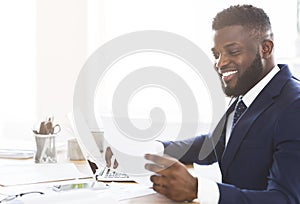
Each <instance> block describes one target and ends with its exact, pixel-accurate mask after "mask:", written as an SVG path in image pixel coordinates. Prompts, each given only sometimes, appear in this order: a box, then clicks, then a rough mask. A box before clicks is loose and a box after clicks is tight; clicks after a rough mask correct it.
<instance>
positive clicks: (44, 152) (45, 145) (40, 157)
mask: <svg viewBox="0 0 300 204" xmlns="http://www.w3.org/2000/svg"><path fill="white" fill-rule="evenodd" d="M34 137H35V141H36V153H35V158H34V161H35V163H56V162H57V158H56V148H55V138H56V134H49V135H42V134H35V135H34Z"/></svg>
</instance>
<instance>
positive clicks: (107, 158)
mask: <svg viewBox="0 0 300 204" xmlns="http://www.w3.org/2000/svg"><path fill="white" fill-rule="evenodd" d="M113 155H114V154H113V152H112V151H111V148H110V147H107V148H106V150H105V161H106V166H107V167H111V159H112V157H113ZM118 165H119V163H118V161H117V159H114V165H113V168H114V169H116V168H117V167H118Z"/></svg>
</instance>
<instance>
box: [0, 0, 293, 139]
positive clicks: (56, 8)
mask: <svg viewBox="0 0 300 204" xmlns="http://www.w3.org/2000/svg"><path fill="white" fill-rule="evenodd" d="M296 1H297V0H289V1H272V0H260V1H258V0H256V1H255V0H248V1H246V0H240V1H236V0H229V1H228V0H227V1H219V0H212V1H199V0H163V1H162V0H151V1H150V0H126V1H124V0H76V1H74V0H26V1H23V0H1V1H0V25H1V32H0V44H1V46H0V54H1V60H0V92H1V100H0V134H1V135H2V136H8V135H10V134H14V135H16V134H18V133H14V132H13V131H18V130H20V131H19V132H22V131H21V130H23V129H24V127H25V128H28V127H29V128H31V125H32V123H33V122H32V121H36V120H40V119H43V118H44V117H45V116H47V115H54V116H55V117H56V118H57V119H58V120H65V115H66V114H67V113H68V112H70V111H71V110H72V104H73V101H72V100H73V89H74V85H75V81H76V78H77V75H78V73H79V71H80V69H81V67H82V66H83V64H84V63H85V61H86V59H87V58H88V56H89V55H90V54H91V53H92V52H93V51H94V50H95V49H97V48H98V47H99V46H101V45H102V44H103V43H104V42H107V41H108V40H111V39H113V38H114V37H117V36H119V35H122V34H125V33H129V32H133V31H137V30H145V29H147V30H149V29H156V30H164V31H170V32H174V33H177V34H179V35H182V36H184V37H186V38H188V39H190V40H191V41H193V42H194V43H196V44H198V45H199V46H200V47H201V48H202V49H203V50H204V51H205V52H207V54H208V55H209V56H210V46H211V20H212V18H213V17H214V15H215V14H216V12H218V11H220V10H222V9H223V8H225V7H227V6H228V5H230V4H237V3H253V4H254V5H257V6H260V7H262V8H264V9H265V10H266V12H267V13H268V14H269V15H270V18H271V22H272V24H273V30H274V33H275V40H276V43H277V49H276V53H277V56H278V58H279V60H282V59H283V60H285V59H288V58H289V57H290V56H292V55H294V54H293V53H294V51H293V50H294V46H295V45H294V41H295V40H296ZM20 124H23V128H21V126H22V125H20ZM24 125H25V126H24ZM21 135H22V134H21Z"/></svg>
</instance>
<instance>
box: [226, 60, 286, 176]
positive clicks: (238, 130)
mask: <svg viewBox="0 0 300 204" xmlns="http://www.w3.org/2000/svg"><path fill="white" fill-rule="evenodd" d="M278 67H279V68H280V71H279V72H278V73H277V74H276V75H275V76H274V77H273V78H272V79H271V81H270V82H269V83H268V84H267V85H266V86H265V87H264V88H263V90H262V91H261V92H260V93H259V94H258V96H257V98H256V99H255V100H254V101H253V103H252V104H251V105H250V106H249V107H248V109H247V110H246V112H245V113H244V114H243V115H242V116H241V118H240V120H239V122H238V123H237V124H236V126H235V127H234V128H233V129H232V132H231V137H230V140H229V143H228V145H227V147H226V150H225V152H224V154H223V157H222V163H221V170H222V174H223V177H225V176H226V174H227V170H228V167H229V165H230V163H231V162H232V160H233V159H234V156H235V154H236V153H237V151H238V149H239V147H240V144H241V142H242V141H243V139H244V137H245V136H246V134H247V133H248V131H249V129H250V128H251V127H252V125H253V123H254V121H255V120H256V119H257V117H259V115H260V114H261V113H262V112H263V111H264V110H266V109H267V108H268V107H269V106H271V105H272V104H273V103H274V99H275V98H276V97H277V96H278V95H280V92H281V90H282V88H283V86H284V85H285V83H286V82H287V80H288V79H290V78H291V77H292V74H291V72H290V70H289V68H288V66H287V65H281V64H279V65H278Z"/></svg>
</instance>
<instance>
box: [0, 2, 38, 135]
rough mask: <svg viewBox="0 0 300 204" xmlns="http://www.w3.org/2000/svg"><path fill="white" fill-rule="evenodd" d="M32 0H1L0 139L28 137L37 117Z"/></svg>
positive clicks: (34, 8)
mask: <svg viewBox="0 0 300 204" xmlns="http://www.w3.org/2000/svg"><path fill="white" fill-rule="evenodd" d="M35 11H36V6H35V0H27V1H23V0H1V1H0V29H1V30H0V56H1V57H0V94H1V99H0V139H1V138H2V137H6V138H10V137H11V136H15V137H18V138H20V137H24V138H26V137H27V138H28V137H29V135H30V131H31V125H32V122H33V121H34V120H35V118H36V117H35V116H36V93H35V87H36V77H35V76H36V72H35V71H36V70H35V59H36V29H35V26H36V22H35V19H36V12H35Z"/></svg>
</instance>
